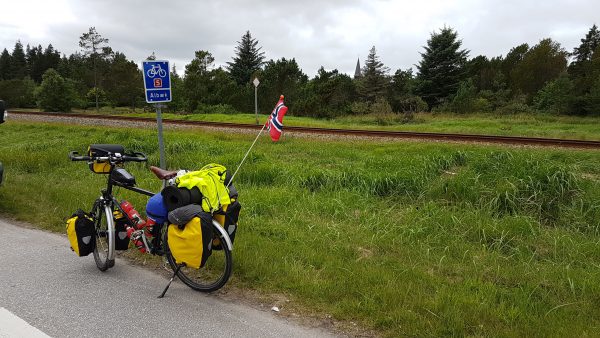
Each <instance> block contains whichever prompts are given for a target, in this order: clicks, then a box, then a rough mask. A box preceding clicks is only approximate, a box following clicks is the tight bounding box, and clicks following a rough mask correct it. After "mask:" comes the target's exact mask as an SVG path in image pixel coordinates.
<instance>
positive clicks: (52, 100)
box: [35, 68, 75, 112]
mask: <svg viewBox="0 0 600 338" xmlns="http://www.w3.org/2000/svg"><path fill="white" fill-rule="evenodd" d="M35 96H36V98H37V102H38V106H39V107H40V108H42V109H44V110H45V111H63V112H68V111H70V110H71V107H73V103H74V101H75V92H74V90H73V87H72V86H71V84H70V83H69V82H68V81H65V79H64V78H63V77H62V76H60V74H58V72H57V71H55V70H54V69H52V68H50V69H48V70H47V71H46V72H45V73H44V75H43V76H42V84H41V85H40V86H39V88H38V89H37V90H36V92H35Z"/></svg>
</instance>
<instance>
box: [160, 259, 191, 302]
mask: <svg viewBox="0 0 600 338" xmlns="http://www.w3.org/2000/svg"><path fill="white" fill-rule="evenodd" d="M184 266H185V263H181V264H179V265H178V266H177V269H175V272H173V276H171V279H170V280H169V284H167V287H166V288H165V289H164V290H163V292H162V293H161V294H160V296H158V298H163V297H164V296H165V293H167V290H169V286H171V283H172V282H173V279H175V276H177V273H178V272H179V269H181V268H182V267H184Z"/></svg>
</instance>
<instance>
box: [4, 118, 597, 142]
mask: <svg viewBox="0 0 600 338" xmlns="http://www.w3.org/2000/svg"><path fill="white" fill-rule="evenodd" d="M9 114H17V115H37V116H49V117H74V118H81V119H104V120H112V121H132V122H150V123H151V122H156V119H154V118H148V117H130V116H119V115H100V114H76V113H48V112H25V111H9ZM163 123H164V124H171V125H186V126H199V127H202V126H205V127H206V126H207V127H219V128H238V129H255V130H259V129H261V128H262V125H255V124H244V123H230V122H209V121H189V120H177V119H163ZM285 130H286V131H292V132H296V133H312V134H322V135H342V136H366V137H385V138H403V139H420V140H433V141H460V142H473V143H498V144H513V145H537V146H549V147H568V148H586V149H600V141H591V140H573V139H556V138H541V137H521V136H498V135H477V134H453V133H431V132H411V131H386V130H361V129H336V128H316V127H293V126H286V127H285Z"/></svg>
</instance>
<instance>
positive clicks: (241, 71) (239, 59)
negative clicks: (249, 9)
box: [227, 31, 265, 85]
mask: <svg viewBox="0 0 600 338" xmlns="http://www.w3.org/2000/svg"><path fill="white" fill-rule="evenodd" d="M257 46H258V41H257V40H256V39H253V38H252V35H250V31H246V34H244V35H243V36H242V40H241V41H238V45H237V47H235V55H236V56H234V57H233V62H227V65H228V66H227V70H228V71H229V73H230V74H231V76H232V77H233V79H234V80H235V81H236V82H237V84H239V85H244V84H248V83H249V82H250V80H251V77H252V75H253V74H254V73H256V72H257V71H258V70H260V69H261V67H262V65H263V63H264V62H263V60H264V55H265V53H264V52H261V51H260V50H261V49H262V47H257Z"/></svg>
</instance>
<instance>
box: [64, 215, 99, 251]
mask: <svg viewBox="0 0 600 338" xmlns="http://www.w3.org/2000/svg"><path fill="white" fill-rule="evenodd" d="M67 237H68V238H69V243H70V244H71V250H73V251H74V252H75V253H76V254H77V256H79V257H83V256H87V255H89V254H90V253H92V251H94V248H95V246H96V236H95V231H94V219H93V218H92V217H91V216H90V215H89V214H88V213H86V212H84V211H83V210H81V209H79V210H77V211H76V212H75V213H74V214H73V215H72V216H71V218H69V219H68V220H67Z"/></svg>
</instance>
